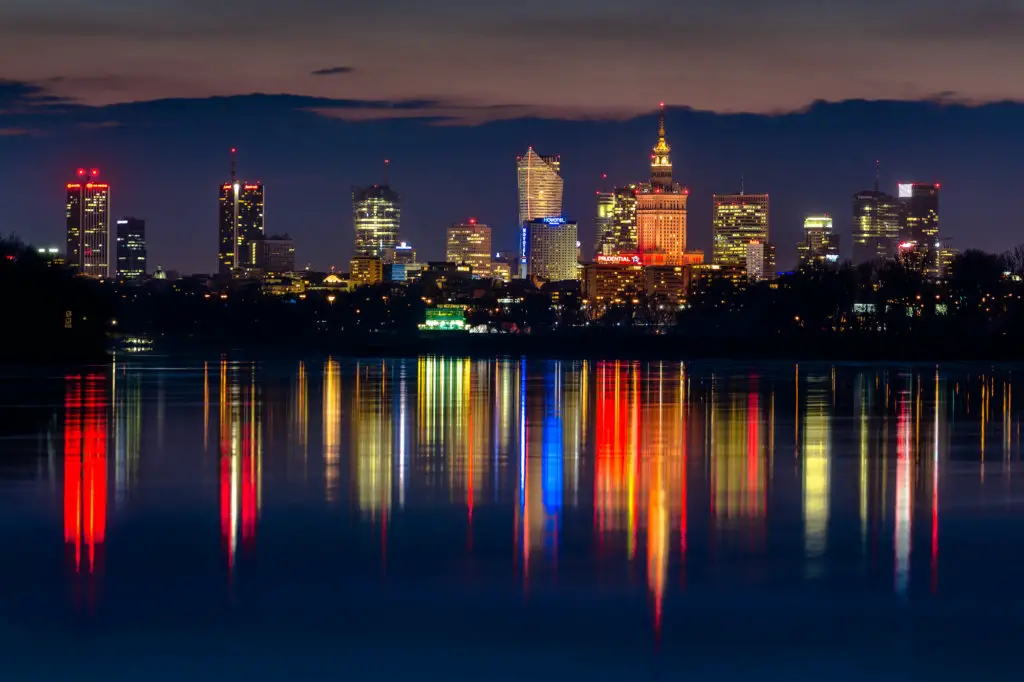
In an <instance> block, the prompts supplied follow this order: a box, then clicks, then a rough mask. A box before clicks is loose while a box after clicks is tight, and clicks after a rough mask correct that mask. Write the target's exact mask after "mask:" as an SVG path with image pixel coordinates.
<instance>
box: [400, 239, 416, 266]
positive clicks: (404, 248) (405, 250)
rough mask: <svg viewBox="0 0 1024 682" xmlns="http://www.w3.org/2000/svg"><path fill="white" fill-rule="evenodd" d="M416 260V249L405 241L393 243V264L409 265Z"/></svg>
mask: <svg viewBox="0 0 1024 682" xmlns="http://www.w3.org/2000/svg"><path fill="white" fill-rule="evenodd" d="M415 262H416V249H414V248H412V246H410V245H409V244H407V243H406V242H402V243H400V244H396V245H395V264H397V265H409V264H410V263H415Z"/></svg>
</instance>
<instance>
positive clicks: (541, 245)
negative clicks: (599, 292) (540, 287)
mask: <svg viewBox="0 0 1024 682" xmlns="http://www.w3.org/2000/svg"><path fill="white" fill-rule="evenodd" d="M576 236H577V226H576V223H575V222H572V221H568V220H566V219H565V218H550V217H549V218H538V219H537V220H531V221H529V222H527V223H525V224H524V225H523V227H522V235H521V244H520V250H521V251H522V253H523V254H524V258H523V259H522V265H523V266H524V267H523V269H524V270H525V273H524V274H525V276H527V277H537V278H539V279H544V280H548V281H549V282H561V281H564V280H569V279H576V278H577V258H576V243H577V242H576Z"/></svg>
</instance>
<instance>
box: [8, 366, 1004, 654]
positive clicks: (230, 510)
mask: <svg viewBox="0 0 1024 682" xmlns="http://www.w3.org/2000/svg"><path fill="white" fill-rule="evenodd" d="M51 383H53V385H54V390H56V391H58V393H57V395H60V396H62V404H54V405H53V406H52V411H53V412H54V413H55V414H57V418H56V419H55V420H51V421H49V422H48V423H49V424H50V426H48V427H46V429H44V431H45V433H44V434H42V435H44V436H45V437H44V438H40V439H39V443H41V444H45V443H47V442H54V441H58V442H59V441H60V440H63V467H58V468H57V470H55V471H54V472H52V473H48V471H49V470H48V469H47V468H45V467H37V468H36V469H35V471H36V472H37V475H38V477H39V478H40V479H47V478H50V477H51V476H56V477H57V478H58V479H59V480H60V481H61V484H60V485H59V486H58V487H57V488H56V490H57V491H62V492H61V493H60V494H61V499H59V500H53V502H54V504H55V505H57V507H58V508H61V509H62V510H63V526H64V529H63V535H64V544H65V567H66V569H65V573H66V575H67V579H68V581H69V583H70V587H71V592H70V595H71V598H70V599H69V600H68V602H67V603H66V604H64V607H62V608H70V609H71V610H72V611H73V612H75V613H78V614H80V615H81V616H83V617H91V618H97V619H99V618H103V617H106V618H109V619H111V620H112V621H113V622H119V619H128V618H129V616H128V615H126V614H127V613H128V612H130V611H131V609H129V608H128V607H127V606H126V605H125V604H126V603H127V602H126V600H127V597H125V596H123V595H121V594H119V591H120V590H121V588H122V585H121V583H120V582H119V581H114V580H108V579H107V578H108V575H107V574H108V572H111V573H113V572H114V567H113V566H112V565H111V559H110V557H112V556H113V555H115V554H116V555H117V556H118V557H119V561H121V562H122V565H123V567H124V570H129V568H130V570H131V571H133V572H134V571H141V572H145V571H159V570H161V567H158V566H155V565H154V562H156V559H152V560H151V559H150V558H149V557H148V555H147V553H146V552H147V550H146V549H145V547H143V546H141V545H138V544H136V543H137V540H136V539H137V538H138V533H139V532H140V530H139V529H143V530H142V531H141V532H145V530H144V529H146V528H148V527H152V528H159V529H160V532H163V533H167V532H172V533H173V532H176V530H175V529H179V530H181V532H183V533H184V532H186V531H185V530H184V529H185V528H187V529H188V530H187V532H188V533H192V534H196V533H202V532H205V531H203V530H202V529H203V528H206V527H208V524H207V525H204V523H203V522H202V521H201V520H199V519H201V518H205V517H208V518H217V514H218V512H217V510H218V508H219V526H220V537H221V545H222V550H221V555H220V557H221V558H220V560H219V562H217V563H219V565H220V569H219V570H211V569H210V566H211V564H210V563H209V561H210V555H209V553H208V550H206V549H203V546H204V544H205V543H202V542H199V543H198V544H197V545H195V546H194V547H193V548H192V552H193V553H192V554H188V555H181V556H177V557H176V558H175V561H177V562H179V563H180V565H181V570H184V571H186V575H191V576H192V577H191V578H190V580H192V581H193V582H192V583H190V589H192V590H194V591H195V596H194V597H191V598H193V599H195V600H197V601H200V600H210V599H212V600H214V601H218V600H222V599H223V598H224V595H228V596H229V597H230V599H231V600H232V601H231V603H232V604H236V605H237V606H236V607H237V608H242V607H243V606H244V605H245V604H248V603H251V604H253V605H257V606H256V607H258V608H260V609H264V610H265V609H270V608H274V609H279V610H280V609H284V607H282V606H281V605H280V604H277V605H276V606H273V607H270V606H268V605H265V604H263V602H262V601H261V599H260V597H259V596H258V594H259V592H260V589H259V586H264V587H267V586H273V585H275V581H280V582H284V583H289V584H290V583H294V582H295V581H296V580H298V581H299V584H298V585H297V586H296V587H295V588H294V589H295V590H297V591H296V592H295V595H294V598H295V599H297V600H299V601H302V600H307V601H309V602H316V601H317V600H320V599H327V600H328V601H329V600H330V593H329V592H328V593H325V592H324V590H325V586H324V585H323V584H320V583H317V584H316V585H314V584H310V586H309V587H308V590H307V591H304V590H303V587H302V585H301V580H299V579H297V578H295V576H294V575H293V574H292V571H298V569H295V568H289V566H291V565H292V564H289V562H296V563H295V565H301V564H302V563H303V562H305V561H307V560H308V561H310V562H314V561H315V562H322V570H324V571H327V570H338V571H339V574H340V573H344V572H345V571H348V572H349V573H353V572H354V573H356V574H359V575H364V574H376V575H377V576H378V578H377V582H376V583H374V584H373V586H372V588H371V587H365V586H364V588H365V589H366V590H372V591H373V592H372V593H373V594H375V595H377V597H378V598H381V599H384V598H388V597H389V595H393V594H397V591H398V590H399V584H400V586H401V589H402V590H406V591H408V590H413V591H414V592H415V591H417V590H431V591H436V590H438V589H440V590H441V592H439V593H436V596H437V598H438V599H440V600H441V601H442V602H443V601H444V599H445V595H447V596H448V597H449V598H451V599H456V598H457V597H458V596H460V595H461V596H465V595H466V594H469V593H470V592H473V591H474V590H480V589H484V590H485V592H484V593H481V594H479V595H478V598H479V599H481V600H483V601H482V602H481V603H483V604H484V605H485V606H486V605H487V604H491V606H490V607H487V608H489V610H487V608H485V607H481V608H485V611H484V614H483V615H482V616H481V615H479V614H478V617H482V618H484V621H482V623H481V627H485V626H486V622H487V619H494V620H495V621H498V622H500V621H503V620H504V619H506V618H510V617H512V614H521V611H520V609H523V608H525V609H527V616H525V617H538V618H540V617H546V616H542V615H540V614H544V613H547V614H548V615H550V613H549V612H548V611H546V609H556V608H557V609H563V610H564V609H568V608H569V607H568V606H567V605H566V604H568V601H565V600H569V601H571V600H577V601H578V600H583V601H587V600H588V599H592V600H593V603H594V604H596V605H597V606H593V607H588V610H587V613H589V614H590V616H589V617H590V618H592V619H594V620H596V621H598V622H605V623H606V624H607V626H608V627H609V628H610V629H611V630H615V629H616V628H621V627H625V625H623V624H622V623H624V622H631V621H629V618H630V617H631V616H628V614H631V613H634V612H635V610H636V604H637V601H636V599H637V595H642V597H643V604H644V606H643V609H644V612H645V616H644V620H646V622H647V629H648V632H649V634H650V639H649V641H650V642H653V643H654V648H653V649H652V651H657V652H667V651H670V650H672V648H673V647H685V646H693V645H694V644H695V642H696V641H697V640H699V636H698V637H697V640H693V641H691V642H689V644H687V643H685V642H683V641H682V640H681V639H680V637H681V635H682V634H683V633H685V632H690V628H692V627H694V625H693V623H692V621H693V617H694V612H693V611H692V609H694V608H696V607H695V606H694V605H695V604H698V605H699V604H703V603H704V601H703V600H705V599H710V598H711V597H712V595H719V597H721V598H722V599H723V604H725V606H723V607H722V608H725V609H727V610H728V609H733V610H735V609H737V608H739V607H737V606H736V605H735V604H732V602H731V601H730V600H734V599H736V598H737V597H736V596H735V595H739V594H742V595H745V596H744V599H747V600H749V603H747V604H746V605H745V606H744V607H743V608H752V607H753V605H756V604H758V603H762V604H763V606H762V607H759V608H762V609H768V610H769V611H770V610H771V609H773V608H775V606H770V604H774V602H772V601H771V599H774V598H776V597H778V596H779V595H780V594H782V595H790V597H789V598H791V599H792V600H793V604H803V605H804V606H805V607H806V608H813V607H814V604H815V603H817V602H815V601H814V599H811V598H809V597H808V596H807V594H808V592H807V590H808V589H810V590H812V591H815V593H816V594H826V595H831V597H830V598H832V599H842V598H844V597H846V596H849V597H854V596H857V597H860V596H864V595H867V596H868V597H869V598H870V599H872V600H876V602H877V600H882V601H881V602H877V603H879V604H881V606H880V607H879V608H881V609H894V608H901V607H900V606H899V605H900V604H903V605H904V606H903V607H902V608H907V607H906V604H907V602H908V600H910V602H911V603H921V602H920V600H922V599H925V600H927V599H934V600H938V599H940V598H941V597H942V596H943V595H944V594H948V595H952V596H954V597H955V596H957V595H960V594H968V593H971V591H972V590H977V589H979V588H978V586H977V585H976V584H974V583H972V582H971V581H970V577H971V576H972V572H973V571H974V570H980V568H977V567H975V568H972V567H971V565H970V561H973V560H978V561H980V560H981V557H982V556H983V555H984V554H985V551H986V547H985V546H984V545H979V542H981V541H980V540H978V539H976V538H973V537H972V536H971V534H970V533H964V531H963V521H964V518H973V519H974V520H975V521H976V522H978V523H981V522H984V519H985V518H986V516H988V517H992V518H994V519H996V520H998V521H1000V522H1006V521H1009V522H1012V523H1015V524H1017V523H1019V524H1020V525H1024V523H1022V522H1024V518H1018V517H1019V516H1020V514H1021V509H1019V508H1017V507H1016V506H1014V505H1015V503H1014V499H1015V498H1014V497H1013V486H1014V480H1013V477H1012V474H1013V471H1014V468H1015V465H1016V463H1017V461H1018V460H1019V458H1020V443H1019V424H1020V414H1019V413H1018V412H1015V411H1014V408H1013V401H1012V375H1011V373H1010V371H1009V370H1003V371H1000V370H996V371H993V370H992V369H991V368H986V372H985V373H977V372H975V373H971V372H968V371H950V372H946V371H938V370H936V369H935V368H934V367H931V368H920V369H911V370H902V369H898V368H873V367H842V366H840V367H831V366H827V365H820V366H809V365H801V366H792V365H789V366H786V365H770V366H766V367H760V368H756V369H751V370H748V369H745V368H740V367H729V366H725V367H716V366H715V365H713V364H694V365H687V364H683V363H679V362H674V363H673V362H653V363H647V362H643V363H641V362H623V361H616V362H613V361H608V362H588V361H554V360H553V361H527V360H520V359H503V360H497V361H488V360H479V359H460V358H433V357H430V358H428V357H423V358H419V359H417V360H404V361H403V360H379V359H378V360H359V361H357V360H350V359H342V358H327V359H326V360H319V361H309V360H307V361H304V362H296V363H291V364H281V363H277V364H274V363H267V364H253V363H247V362H235V361H232V360H230V359H227V358H223V359H220V360H219V361H212V362H205V363H197V364H195V365H189V366H184V367H180V368H177V369H172V368H158V367H155V366H153V365H152V364H147V363H146V362H141V363H138V364H136V363H127V364H126V363H115V365H114V366H113V367H112V368H110V369H94V370H87V371H82V372H79V373H69V374H68V375H67V376H66V377H64V378H61V379H54V380H52V381H51ZM60 401H61V398H57V399H56V400H55V402H60ZM8 402H10V401H8ZM213 437H216V439H217V445H216V447H212V446H211V442H210V441H211V438H213ZM40 447H41V449H43V450H45V447H44V446H42V445H41V446H40ZM108 453H112V455H113V457H109V456H108ZM39 456H40V457H46V456H47V455H46V452H45V451H42V452H40V455H39ZM947 468H951V471H953V472H954V474H950V475H947ZM21 485H23V486H24V487H25V488H26V490H30V491H34V492H32V494H33V495H34V496H37V497H41V498H44V499H48V498H47V495H52V493H50V492H49V491H51V490H53V488H50V487H48V486H39V487H38V488H33V487H32V485H31V484H29V483H23V484H21ZM110 490H113V493H114V494H113V495H110V494H109V491H110ZM940 493H941V494H940ZM993 493H994V494H995V497H993ZM211 498H213V499H211ZM940 500H941V501H942V504H944V505H954V506H953V511H952V512H949V513H951V514H953V516H952V518H953V519H954V521H956V522H957V528H959V529H960V530H958V531H956V533H957V534H955V535H950V534H949V533H947V531H946V530H945V529H946V526H945V522H943V523H940V520H943V519H944V518H945V517H944V516H943V509H942V508H941V507H940ZM986 505H989V506H986ZM1000 505H1001V506H1000ZM979 506H980V508H981V509H982V512H977V511H976V510H977V509H979ZM972 510H973V511H972ZM186 512H187V513H188V514H187V515H188V518H187V519H184V520H178V521H173V519H175V518H176V517H177V516H180V515H185V513H186ZM167 519H171V521H167ZM36 521H39V520H38V519H36ZM31 523H33V521H30V520H26V521H25V525H26V527H28V526H30V525H31ZM176 524H177V525H176ZM39 525H40V526H43V527H45V525H46V524H45V522H42V521H39ZM453 535H457V536H458V537H459V538H460V540H459V541H458V542H452V536H453ZM314 536H315V539H313V540H311V539H310V538H313V537H314ZM264 539H265V540H266V543H265V544H264ZM940 540H941V541H944V542H952V543H953V546H954V547H956V546H959V545H964V546H966V547H968V550H967V551H974V552H980V554H978V555H977V556H966V555H960V554H957V553H950V552H949V551H948V550H944V552H943V553H942V554H941V555H940V551H939V548H940ZM150 541H152V539H150ZM311 542H312V544H310V543H311ZM146 547H148V545H146ZM28 549H29V550H31V546H29V547H28ZM997 549H998V547H992V548H991V552H992V554H997V553H998V552H997ZM303 552H306V553H307V554H308V555H309V557H308V558H307V556H306V555H304V554H303ZM314 554H315V557H314V556H313V555H314ZM887 556H888V557H891V561H890V560H887V558H886V557H887ZM947 557H950V558H949V559H948V561H949V564H950V566H951V567H952V575H951V577H950V579H949V580H948V581H947V580H946V579H941V580H940V578H942V576H943V571H942V563H943V561H945V560H947V559H946V558H947ZM940 558H941V560H940ZM268 565H269V566H275V567H277V568H275V569H274V570H269V571H268V570H267V569H265V568H263V567H264V566H268ZM339 566H344V569H341V568H338V567H339ZM319 569H320V567H318V568H317V570H319ZM303 570H306V569H303ZM310 570H312V569H310ZM188 571H192V573H188ZM275 571H277V572H276V573H275ZM298 572H301V571H298ZM296 574H297V573H296ZM427 576H433V577H431V578H430V580H431V581H433V582H429V584H428V580H427ZM439 576H440V577H439ZM350 577H351V576H350ZM437 580H442V586H441V587H438V583H437ZM239 581H240V582H239ZM394 581H398V582H394ZM236 582H237V584H236ZM253 585H256V586H257V588H256V589H255V592H254V587H253ZM243 588H245V589H243ZM940 588H941V589H940ZM156 589H159V588H156ZM326 589H328V590H329V589H330V588H329V587H328V588H326ZM822 591H824V592H822ZM474 594H475V592H474ZM512 594H518V595H519V600H520V602H519V604H520V605H519V606H512V605H511V604H510V603H509V602H508V596H509V595H512ZM217 595H221V596H219V597H218V596H217ZM886 595H888V597H889V598H890V599H892V600H893V601H892V602H886V601H885V598H886ZM759 599H761V600H763V601H762V602H759V601H758V600H759ZM538 600H539V601H538ZM563 602H564V603H563ZM925 603H927V602H925ZM936 603H938V602H936ZM291 606H292V607H293V608H299V607H298V606H296V605H295V604H292V605H291ZM390 608H392V609H398V610H399V611H400V610H401V606H400V605H398V606H396V605H395V604H394V603H392V606H391V607H390ZM573 608H577V607H576V606H574V607H573ZM787 608H788V607H787ZM915 608H917V607H915ZM919 608H924V607H919ZM532 610H536V614H538V615H536V616H531V615H530V614H532V613H534V611H532ZM285 611H287V609H285ZM698 611H699V609H698ZM104 614H106V615H104ZM119 614H120V615H119ZM623 614H627V615H623ZM516 617H520V616H519V615H516ZM285 618H287V617H286V616H285ZM620 620H621V622H620ZM675 633H678V634H679V635H680V637H676V636H675ZM624 641H625V640H624ZM630 641H631V640H630ZM622 646H626V644H623V645H622ZM629 646H633V644H632V643H631V644H629Z"/></svg>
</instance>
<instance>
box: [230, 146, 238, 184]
mask: <svg viewBox="0 0 1024 682" xmlns="http://www.w3.org/2000/svg"><path fill="white" fill-rule="evenodd" d="M237 153H238V150H237V149H235V148H234V147H232V148H231V184H232V185H233V184H235V179H236V178H237V177H238V173H237V172H236V170H235V167H236V165H237V164H236V163H235V157H236V155H237Z"/></svg>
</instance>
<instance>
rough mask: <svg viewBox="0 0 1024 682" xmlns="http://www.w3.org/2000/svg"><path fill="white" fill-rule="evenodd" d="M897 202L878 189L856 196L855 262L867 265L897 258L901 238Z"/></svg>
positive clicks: (854, 210) (854, 208) (854, 202)
mask: <svg viewBox="0 0 1024 682" xmlns="http://www.w3.org/2000/svg"><path fill="white" fill-rule="evenodd" d="M899 217H900V209H899V204H898V203H897V201H896V199H895V198H894V197H892V196H889V195H888V194H886V193H884V192H880V191H878V183H877V182H876V183H875V189H873V190H864V191H862V192H858V193H857V194H854V195H853V262H854V263H867V262H870V261H875V260H880V259H881V260H885V259H889V258H893V257H894V256H895V255H896V248H897V246H898V244H899V237H900V220H899Z"/></svg>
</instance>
